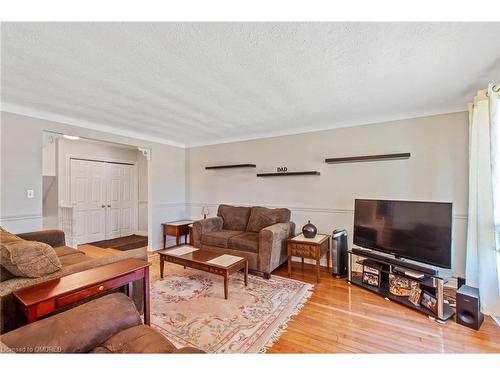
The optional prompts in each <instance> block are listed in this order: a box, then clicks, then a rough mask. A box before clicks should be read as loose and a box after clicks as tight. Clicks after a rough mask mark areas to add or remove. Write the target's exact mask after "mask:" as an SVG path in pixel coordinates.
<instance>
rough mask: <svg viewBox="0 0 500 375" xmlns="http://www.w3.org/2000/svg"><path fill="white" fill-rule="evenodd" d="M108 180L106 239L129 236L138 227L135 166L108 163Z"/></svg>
mask: <svg viewBox="0 0 500 375" xmlns="http://www.w3.org/2000/svg"><path fill="white" fill-rule="evenodd" d="M106 168H107V170H108V173H107V175H108V176H109V177H108V178H109V182H108V204H107V205H108V218H107V225H106V239H112V238H116V237H123V236H128V235H130V234H133V233H134V228H136V226H137V223H136V216H137V215H136V210H137V189H136V186H135V185H136V184H134V171H135V170H134V166H132V165H127V164H111V163H109V164H106Z"/></svg>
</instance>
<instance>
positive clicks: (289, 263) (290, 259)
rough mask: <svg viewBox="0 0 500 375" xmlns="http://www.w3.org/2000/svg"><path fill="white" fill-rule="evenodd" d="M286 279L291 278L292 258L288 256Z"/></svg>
mask: <svg viewBox="0 0 500 375" xmlns="http://www.w3.org/2000/svg"><path fill="white" fill-rule="evenodd" d="M288 277H289V278H291V277H292V257H291V256H288Z"/></svg>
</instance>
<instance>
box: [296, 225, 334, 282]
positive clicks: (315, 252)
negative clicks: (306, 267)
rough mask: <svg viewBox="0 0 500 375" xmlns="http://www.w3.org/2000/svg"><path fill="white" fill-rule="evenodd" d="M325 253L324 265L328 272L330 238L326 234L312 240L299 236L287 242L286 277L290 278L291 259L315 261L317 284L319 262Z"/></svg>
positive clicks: (318, 235)
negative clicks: (299, 258) (298, 258)
mask: <svg viewBox="0 0 500 375" xmlns="http://www.w3.org/2000/svg"><path fill="white" fill-rule="evenodd" d="M325 253H326V264H327V268H328V270H330V236H329V235H328V234H317V235H316V237H314V238H305V237H304V235H303V234H299V235H298V236H295V237H293V238H290V239H289V240H288V277H292V257H293V256H295V257H301V258H302V263H304V258H307V259H313V260H315V261H316V282H318V283H319V279H320V276H319V267H320V265H319V261H320V259H321V257H322V256H323V254H325Z"/></svg>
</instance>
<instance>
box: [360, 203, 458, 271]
mask: <svg viewBox="0 0 500 375" xmlns="http://www.w3.org/2000/svg"><path fill="white" fill-rule="evenodd" d="M451 223H452V204H451V203H441V202H413V201H391V200H373V199H356V200H355V202H354V239H353V242H354V244H355V245H357V246H361V247H365V248H368V249H372V250H377V251H381V252H385V253H389V254H392V255H394V256H396V257H400V258H407V259H412V260H415V261H418V262H422V263H426V264H431V265H434V266H438V267H442V268H451Z"/></svg>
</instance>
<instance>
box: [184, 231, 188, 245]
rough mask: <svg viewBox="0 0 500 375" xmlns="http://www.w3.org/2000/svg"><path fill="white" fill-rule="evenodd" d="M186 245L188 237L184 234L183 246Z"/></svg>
mask: <svg viewBox="0 0 500 375" xmlns="http://www.w3.org/2000/svg"><path fill="white" fill-rule="evenodd" d="M187 243H188V235H187V234H185V235H184V244H186V245H187Z"/></svg>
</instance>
